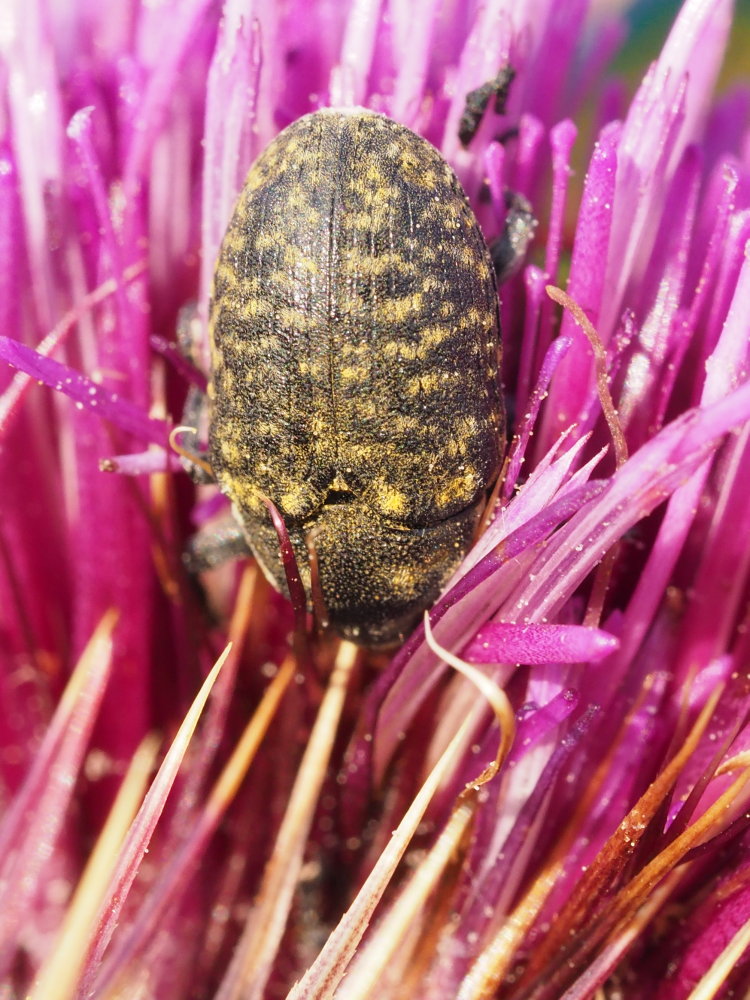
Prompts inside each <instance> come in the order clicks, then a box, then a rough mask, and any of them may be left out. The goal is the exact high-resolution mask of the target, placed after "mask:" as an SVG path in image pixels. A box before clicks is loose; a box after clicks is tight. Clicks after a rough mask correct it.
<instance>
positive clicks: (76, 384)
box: [0, 337, 169, 445]
mask: <svg viewBox="0 0 750 1000" xmlns="http://www.w3.org/2000/svg"><path fill="white" fill-rule="evenodd" d="M0 358H2V359H3V360H4V361H7V362H8V363H9V364H11V365H13V367H14V368H19V369H20V370H21V371H23V372H26V374H27V375H31V376H32V378H35V379H37V380H38V381H39V382H43V383H44V384H45V385H48V386H50V387H51V388H53V389H56V390H57V391H58V392H62V393H63V394H64V395H66V396H68V397H69V398H70V399H72V400H74V401H75V402H76V404H77V405H78V406H79V407H82V408H83V407H86V408H87V409H90V410H92V411H93V412H94V413H96V414H98V415H99V416H101V417H103V418H104V419H106V420H110V421H111V422H112V423H113V424H115V426H117V427H119V428H120V429H121V430H123V431H125V432H126V433H127V434H131V435H132V436H133V437H134V438H137V439H139V440H141V441H149V442H151V443H152V444H160V445H165V444H166V439H167V438H168V437H169V424H168V423H167V422H166V421H165V420H156V419H154V418H153V417H149V416H147V415H146V414H145V413H144V412H143V410H141V409H140V408H139V407H137V406H136V405H135V404H133V403H131V402H130V400H128V399H126V398H124V397H121V396H118V395H117V394H116V393H113V392H110V391H109V390H108V389H105V388H104V386H101V385H97V383H96V382H94V381H93V380H92V379H90V378H88V377H87V376H86V375H81V373H80V372H77V371H75V370H74V369H73V368H69V367H68V366H67V365H64V364H61V362H59V361H54V360H53V359H52V358H46V357H44V356H43V355H41V354H38V353H37V352H36V351H34V350H32V349H31V348H30V347H25V346H24V345H23V344H20V343H19V342H18V341H17V340H11V339H10V337H0Z"/></svg>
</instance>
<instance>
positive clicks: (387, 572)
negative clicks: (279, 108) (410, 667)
mask: <svg viewBox="0 0 750 1000" xmlns="http://www.w3.org/2000/svg"><path fill="white" fill-rule="evenodd" d="M209 332H210V346H211V374H210V379H209V386H208V406H209V451H208V461H209V463H210V466H211V469H212V472H213V475H214V477H215V479H216V480H217V482H218V483H219V486H220V488H221V490H222V491H223V492H224V493H225V494H226V495H227V496H228V498H229V499H230V500H231V503H232V509H233V513H234V516H235V518H236V520H237V523H238V525H239V527H240V529H241V538H242V540H243V542H244V543H245V544H246V545H247V546H248V547H249V549H250V550H251V551H252V553H253V554H254V555H255V557H256V558H257V560H258V562H259V564H260V566H261V568H262V570H263V572H264V574H265V575H266V577H267V578H268V579H269V580H270V581H271V582H272V584H273V585H274V586H275V587H276V588H277V589H279V590H282V591H285V590H286V584H285V577H284V573H283V569H282V563H281V560H280V556H279V545H278V538H277V534H276V531H275V530H274V527H273V525H272V522H271V519H270V516H269V514H268V510H267V508H266V506H265V504H264V502H263V497H264V496H265V497H267V498H269V499H270V500H272V501H273V503H274V504H275V506H276V507H277V509H278V511H279V512H280V514H281V516H282V518H283V520H284V523H285V526H286V528H287V530H288V532H289V536H290V540H291V543H292V546H293V548H294V553H295V556H296V559H297V562H298V565H299V569H300V574H301V577H302V581H303V583H304V586H305V590H306V593H307V595H308V599H309V600H310V601H312V584H313V581H311V559H310V552H311V551H314V555H315V559H314V563H315V565H316V566H317V573H318V581H317V582H318V585H319V593H320V595H321V596H322V600H323V604H324V606H325V611H326V617H327V619H328V622H329V624H330V626H331V627H332V628H333V629H335V630H336V631H337V632H338V633H339V634H340V635H341V636H343V637H345V638H348V639H351V640H353V641H355V642H358V643H361V644H365V645H369V646H382V645H387V644H391V643H394V642H396V641H398V640H400V639H402V638H403V637H404V635H405V634H406V633H407V631H408V630H409V629H410V628H411V627H412V626H413V624H414V623H415V621H416V620H417V619H418V618H419V616H420V614H421V613H422V611H423V610H424V608H425V607H427V606H428V605H429V604H430V603H431V602H432V601H433V600H434V599H435V597H436V596H437V594H438V593H439V592H440V590H441V588H442V587H443V585H444V583H445V582H446V580H447V579H448V578H449V576H450V575H451V574H452V573H453V571H454V570H455V569H456V567H457V565H458V563H459V562H460V561H461V559H462V557H463V555H464V554H465V552H466V550H467V548H468V546H469V545H470V542H471V539H472V536H473V533H474V531H475V529H476V527H477V524H478V521H479V519H480V517H481V514H482V512H483V509H484V506H485V504H486V500H487V496H488V492H489V490H490V489H491V488H492V486H493V484H494V483H495V481H496V479H497V476H498V474H499V470H500V463H501V458H502V452H503V445H504V421H505V416H504V406H503V397H502V393H501V387H500V382H499V376H498V370H499V365H500V325H499V305H498V296H497V288H496V279H495V273H494V270H493V263H492V260H491V257H490V253H489V251H488V248H487V244H486V243H485V240H484V237H483V235H482V233H481V231H480V228H479V225H478V223H477V220H476V218H475V217H474V214H473V212H472V210H471V207H470V205H469V202H468V199H467V197H466V194H465V193H464V191H463V189H462V187H461V184H460V183H459V181H458V179H457V177H456V175H455V173H454V172H453V170H452V169H451V167H450V166H449V165H448V164H447V163H446V161H445V160H444V159H443V157H442V156H441V155H440V153H439V152H438V151H437V150H436V149H435V148H434V147H433V146H432V145H431V144H430V143H429V142H427V141H426V140H425V139H423V138H421V137H420V136H418V135H416V134H415V133H414V132H412V131H410V130H409V129H408V128H406V127H404V126H403V125H400V124H397V123H396V122H394V121H391V120H390V119H389V118H387V117H385V116H384V115H382V114H378V113H375V112H373V111H368V110H365V109H363V108H358V109H351V110H336V109H326V110H321V111H317V112H315V113H313V114H310V115H306V116H305V117H303V118H300V119H299V120H297V121H296V122H294V123H292V124H291V125H289V126H288V127H287V128H286V129H284V131H283V132H281V133H280V134H279V135H278V136H277V137H276V139H274V140H273V142H271V144H270V145H269V146H268V147H267V148H266V150H265V151H264V152H263V153H262V154H261V156H260V157H259V159H258V160H257V161H256V163H255V164H254V166H253V167H252V168H251V170H250V173H249V175H248V177H247V180H246V182H245V186H244V188H243V190H242V192H241V194H240V197H239V200H238V202H237V205H236V208H235V211H234V215H233V217H232V219H231V222H230V224H229V227H228V229H227V232H226V235H225V237H224V240H223V243H222V245H221V249H220V252H219V257H218V262H217V265H216V271H215V276H214V283H213V289H212V296H211V305H210V316H209ZM231 547H232V543H231V542H229V543H228V542H227V538H226V537H225V538H224V542H223V548H224V551H225V552H226V550H227V549H229V548H231ZM204 561H210V560H205V553H204ZM311 606H312V605H311Z"/></svg>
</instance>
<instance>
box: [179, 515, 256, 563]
mask: <svg viewBox="0 0 750 1000" xmlns="http://www.w3.org/2000/svg"><path fill="white" fill-rule="evenodd" d="M249 555H250V548H249V547H248V544H247V541H246V540H245V535H244V532H243V531H242V528H241V527H240V525H239V524H238V522H237V521H236V520H235V519H234V517H233V516H232V515H231V514H230V515H228V516H227V517H225V518H222V520H221V521H219V523H218V524H217V525H215V526H214V527H212V528H204V529H202V530H201V531H197V532H196V533H195V534H194V535H193V537H192V538H191V539H190V540H189V541H188V543H187V545H186V547H185V551H184V552H183V553H182V561H183V564H184V566H185V568H186V569H187V571H188V572H189V573H203V572H204V571H205V570H207V569H213V568H214V567H215V566H219V565H220V564H221V563H223V562H227V561H228V560H229V559H239V558H241V557H244V556H249Z"/></svg>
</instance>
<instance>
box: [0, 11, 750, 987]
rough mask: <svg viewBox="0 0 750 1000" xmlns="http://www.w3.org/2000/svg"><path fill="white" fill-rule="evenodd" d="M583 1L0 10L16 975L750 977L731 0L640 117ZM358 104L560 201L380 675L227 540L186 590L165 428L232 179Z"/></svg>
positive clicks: (182, 389) (666, 61)
mask: <svg viewBox="0 0 750 1000" xmlns="http://www.w3.org/2000/svg"><path fill="white" fill-rule="evenodd" d="M589 6H590V5H589V4H588V3H587V2H586V0H574V2H571V3H568V4H566V5H561V4H555V3H553V2H551V0H527V2H525V3H518V2H516V3H507V2H504V0H497V2H491V3H486V4H483V5H481V4H474V3H471V4H458V3H449V2H443V3H439V2H437V0H420V2H419V3H417V4H407V3H400V2H398V0H392V2H391V3H389V4H380V3H376V2H370V0H353V2H352V3H350V4H327V3H323V2H322V0H321V2H310V0H308V2H306V3H304V4H301V3H300V4H297V3H293V2H290V3H287V4H284V5H271V4H267V5H252V4H242V3H240V2H234V0H226V3H225V4H224V6H223V8H222V9H219V5H218V4H216V3H214V2H209V0H164V2H162V3H160V4H151V5H139V4H137V3H135V2H129V0H122V2H120V3H118V4H116V5H114V6H113V7H110V8H102V7H100V6H99V5H97V4H95V3H87V2H86V0H79V3H77V4H76V5H74V6H73V7H65V5H62V6H61V5H55V4H51V3H46V2H44V0H32V2H31V4H25V5H21V4H20V3H16V4H13V3H12V4H11V5H10V6H9V7H8V8H7V9H6V10H5V11H4V13H3V15H2V18H0V47H1V51H2V63H1V64H0V65H1V66H2V70H1V71H0V79H1V80H2V85H3V93H4V95H5V96H4V100H3V104H2V117H0V141H1V142H2V149H1V150H0V218H2V220H3V225H2V227H0V260H2V263H3V266H2V268H0V282H1V283H2V291H1V294H0V334H2V337H1V338H0V354H2V357H3V358H4V359H5V360H7V361H9V362H10V363H11V364H12V365H13V366H15V368H16V369H18V370H17V371H16V372H13V371H12V370H11V369H10V368H8V369H7V370H6V371H4V372H1V373H0V378H2V385H1V386H0V388H2V396H1V397H0V458H1V460H2V463H3V465H2V484H3V485H2V492H1V493H0V511H1V516H0V622H1V623H2V637H3V641H2V643H1V644H0V692H1V698H2V701H1V704H2V713H0V727H1V729H0V748H2V753H0V790H1V794H2V801H3V805H4V810H3V816H2V820H0V984H1V985H0V996H2V997H8V998H11V997H15V996H30V997H33V998H37V1000H38V998H44V1000H52V998H58V997H59V998H63V997H88V996H94V997H104V996H127V997H134V996H143V997H151V996H153V997H159V998H160V1000H165V998H166V1000H169V998H175V1000H177V998H179V1000H182V998H187V997H196V998H207V997H216V998H220V1000H230V998H240V997H242V998H249V997H253V998H260V997H268V998H274V997H286V996H289V997H294V998H298V1000H299V998H303V997H304V998H323V997H331V996H334V994H335V996H336V997H337V998H339V1000H344V998H346V1000H355V998H365V997H368V996H378V997H381V998H382V997H393V998H396V997H403V996H410V997H411V996H419V997H430V998H433V997H434V998H437V1000H439V998H443V997H445V998H455V997H459V998H461V1000H474V998H485V997H494V996H497V997H502V998H508V1000H522V998H523V1000H532V998H533V1000H553V998H560V997H565V998H566V1000H579V998H584V997H594V996H606V997H611V998H614V997H628V998H640V997H643V998H646V997H648V998H653V997H657V998H660V1000H678V998H687V997H690V998H694V1000H697V998H707V997H718V996H722V997H723V996H731V995H745V994H746V993H747V991H748V989H749V988H750V964H748V961H747V957H746V954H747V949H748V944H750V891H749V890H748V873H749V872H750V846H749V844H750V832H749V831H748V815H750V814H749V813H748V799H749V798H750V788H749V787H748V784H749V781H750V760H749V758H748V750H747V747H748V743H749V741H750V729H749V728H748V711H749V710H750V682H749V681H748V670H747V665H748V662H749V661H750V647H749V645H748V635H749V634H750V633H749V631H748V625H749V621H748V607H749V606H748V596H749V595H750V585H749V583H750V576H749V573H750V544H749V543H748V539H749V538H750V503H749V502H748V495H749V490H748V485H749V484H750V442H749V434H750V422H749V421H750V383H748V379H747V371H748V348H749V345H750V337H749V336H748V331H749V329H750V326H749V321H748V302H750V260H749V259H748V252H747V247H748V240H750V174H749V173H748V163H747V150H748V131H747V119H748V108H749V106H750V91H749V90H748V88H747V87H746V86H741V87H737V88H735V89H733V90H730V91H728V92H727V93H726V94H724V95H723V96H722V97H720V98H718V99H715V97H714V89H715V84H716V79H717V75H718V72H719V69H720V66H721V63H722V59H723V55H724V50H725V48H726V45H727V41H728V36H729V31H730V25H731V21H732V14H733V11H732V4H731V3H730V2H728V0H685V3H684V6H683V8H682V10H681V12H680V13H679V16H678V17H677V20H676V22H675V24H674V26H673V27H672V29H671V31H670V33H669V37H668V38H667V41H666V44H665V45H664V48H663V49H662V52H661V54H660V55H659V57H658V59H657V61H656V62H655V63H654V64H653V65H652V66H651V67H650V68H649V69H648V71H647V73H646V75H645V77H644V79H643V81H642V82H641V83H640V85H639V86H638V88H637V90H636V92H635V94H634V96H633V98H632V100H630V101H628V100H627V99H626V98H625V96H624V91H623V88H622V86H621V85H620V84H619V83H618V81H617V80H616V79H613V78H612V76H611V74H610V71H609V69H608V67H609V64H610V62H611V60H612V57H613V56H614V54H615V52H616V50H617V48H618V46H619V45H620V43H621V41H622V40H623V37H624V31H623V24H622V22H621V21H620V20H619V19H617V18H615V17H609V16H607V15H605V14H603V13H602V12H601V11H598V12H597V11H594V10H590V9H589ZM261 8H262V9H261ZM507 64H510V65H511V66H512V67H513V68H514V70H515V79H514V81H513V85H512V88H511V91H510V95H509V100H508V103H507V107H506V108H505V110H504V111H503V112H500V111H498V110H497V109H495V107H494V105H493V104H490V105H489V108H488V109H487V110H486V111H485V113H484V115H483V117H482V120H481V124H480V125H479V129H478V131H477V133H476V135H475V136H474V137H473V138H472V139H471V141H470V142H469V143H468V144H467V146H466V147H464V146H462V144H461V142H460V141H459V138H458V129H459V123H460V120H461V115H462V113H463V110H464V101H465V95H466V94H467V93H468V92H470V91H472V90H474V89H476V88H477V87H478V86H479V85H481V84H483V83H484V82H485V81H487V80H489V79H492V78H493V77H494V76H495V75H496V74H497V72H498V70H499V69H500V68H501V67H503V66H505V65H507ZM355 104H361V105H365V106H368V107H372V108H375V109H377V110H381V111H384V112H385V113H387V114H388V115H390V116H391V117H393V118H395V119H396V120H398V121H401V122H403V123H405V124H406V125H408V126H410V127H411V128H413V129H415V130H416V131H418V132H420V133H421V134H423V135H424V136H426V137H427V138H428V139H429V140H430V141H432V142H433V143H434V144H435V145H436V146H437V147H438V148H439V149H440V150H441V151H442V153H443V155H444V156H445V157H446V158H447V159H448V160H449V162H450V163H451V164H452V165H453V167H454V168H455V170H456V171H457V173H458V175H459V177H460V179H461V181H462V183H463V184H464V186H465V188H466V191H467V193H468V194H469V197H470V199H471V200H472V204H473V206H474V209H475V212H476V214H477V217H478V219H479V221H480V223H481V225H482V227H483V229H484V231H485V233H486V235H487V237H488V238H489V239H492V238H494V237H495V236H497V235H498V234H499V233H500V231H501V229H502V225H503V221H504V217H505V191H506V190H513V191H517V192H520V193H522V194H523V195H525V196H526V197H527V198H528V199H529V200H530V202H531V204H532V205H533V206H534V208H535V212H536V214H537V215H538V217H539V220H540V224H539V227H538V230H537V235H536V239H535V243H534V246H533V248H532V251H531V254H530V256H529V259H528V260H527V262H526V265H525V267H524V268H523V270H522V271H521V272H520V273H519V274H518V275H517V276H516V277H515V278H513V279H512V281H511V282H510V283H509V284H508V285H507V286H506V287H504V288H503V290H502V307H501V315H502V324H503V337H504V345H505V347H504V349H505V356H504V365H505V368H504V372H503V377H504V385H505V390H506V392H507V396H508V400H509V405H510V406H511V407H512V410H513V414H514V421H513V437H512V440H511V441H510V443H509V448H508V453H507V459H506V466H505V470H504V476H503V478H502V480H501V483H500V485H499V492H498V495H497V497H496V498H493V501H492V503H491V505H490V507H489V509H488V515H487V524H486V528H485V530H484V532H483V533H482V535H481V537H480V538H479V540H478V541H477V543H476V545H475V546H474V548H473V549H472V550H471V552H470V553H469V555H468V556H467V557H466V559H465V560H464V562H463V564H462V566H461V567H460V569H459V570H458V571H457V573H456V575H455V577H454V578H453V580H451V581H450V583H449V585H448V587H447V588H446V590H445V592H444V593H443V595H442V596H441V597H440V599H439V600H438V601H437V603H436V605H435V606H434V607H433V608H432V609H431V611H430V613H429V616H428V618H427V619H426V620H425V622H424V624H423V625H422V626H420V627H419V628H418V629H417V630H416V631H415V632H414V634H413V635H412V636H410V637H409V638H408V639H407V640H406V642H405V643H404V645H403V646H402V648H401V649H400V650H398V651H397V652H396V653H395V654H393V655H392V656H391V657H387V656H385V655H383V654H378V655H377V656H376V655H375V654H371V653H370V654H368V653H367V652H366V651H360V652H357V651H356V650H355V649H354V647H351V646H349V645H347V644H341V645H339V644H337V643H336V642H334V641H333V640H331V639H330V638H327V637H322V638H321V639H319V640H317V641H316V643H315V645H314V648H313V650H312V653H311V654H310V651H309V649H308V650H307V651H306V650H305V648H304V643H303V642H301V641H300V629H299V625H300V622H301V620H302V619H303V618H304V608H303V607H301V605H300V603H299V601H298V602H297V609H296V622H297V641H296V642H292V641H291V639H290V636H291V634H292V631H293V629H294V625H295V615H294V613H293V611H292V609H291V608H290V606H289V604H288V603H287V602H286V601H285V600H284V599H283V598H281V597H280V596H279V595H277V594H275V593H273V592H272V591H271V590H270V588H269V587H268V585H267V584H266V583H265V582H264V580H263V579H262V578H261V577H260V576H259V574H258V572H257V570H256V569H255V567H254V566H253V565H252V564H249V565H245V566H230V567H223V568H220V569H217V570H216V571H214V572H212V574H210V576H209V577H208V578H206V579H205V580H204V581H203V584H204V587H203V590H198V589H197V588H196V587H195V585H194V582H193V581H191V580H190V579H189V578H187V577H186V575H185V573H184V572H183V570H182V565H181V552H182V550H183V547H184V545H185V542H186V540H187V538H188V537H189V535H190V534H191V532H192V531H193V530H195V528H196V527H199V526H201V525H206V524H210V523H211V522H212V520H213V519H214V518H215V517H216V516H217V514H218V513H220V512H221V509H222V498H221V497H217V496H215V495H213V494H212V493H211V492H210V491H204V492H203V493H201V495H200V496H196V495H195V492H194V489H193V487H192V485H191V484H190V483H189V482H188V481H187V477H185V476H184V474H183V473H182V470H181V466H180V463H179V461H178V459H177V456H176V455H175V454H174V452H173V451H172V450H171V449H170V446H169V436H170V430H171V429H172V428H173V427H174V426H175V425H176V424H177V423H179V419H180V412H181V407H182V401H183V399H184V396H185V393H186V390H187V388H188V387H189V385H190V384H194V385H197V386H198V387H200V386H201V385H202V384H203V382H204V375H203V374H202V373H201V372H200V371H198V370H196V369H193V368H192V367H191V366H190V365H189V364H188V363H187V362H186V361H185V360H184V359H183V358H182V356H181V355H180V353H179V352H178V351H177V350H176V348H175V346H174V331H175V330H176V329H177V327H178V325H179V314H180V311H181V310H182V309H183V307H185V306H186V305H187V304H189V303H191V302H196V303H197V319H196V320H195V321H194V323H195V324H196V325H197V328H198V330H199V331H200V332H203V329H204V325H205V318H206V311H207V299H208V294H209V288H210V282H211V271H212V266H213V261H214V260H215V257H216V252H217V249H218V245H219V242H220V240H221V237H222V234H223V231H224V227H225V226H226V223H227V220H228V217H229V214H230V212H231V209H232V205H233V202H234V199H235V197H236V194H237V192H238V190H239V189H240V187H241V184H242V180H243V177H244V174H245V172H246V170H247V168H248V166H249V164H250V163H251V162H252V161H253V160H254V158H255V157H256V156H257V154H258V153H259V152H260V151H261V150H262V149H263V148H264V146H265V145H267V143H268V142H269V141H270V140H271V139H272V138H273V136H274V135H275V134H276V133H277V132H278V130H279V129H280V128H281V127H283V126H284V125H286V124H288V123H289V122H291V121H293V120H294V119H295V118H297V117H298V116H299V115H301V114H303V113H305V112H307V111H310V110H313V109H314V108H316V107H319V106H325V105H355ZM584 113H585V117H582V116H584ZM576 120H579V121H584V120H585V121H587V122H588V123H589V125H590V127H591V131H592V134H593V139H591V140H590V139H588V138H587V137H585V135H584V133H583V132H582V133H581V135H580V136H579V134H578V128H577V126H576V124H574V121H576ZM584 131H585V130H584ZM573 160H575V162H576V164H581V165H584V166H583V169H582V170H581V171H580V173H579V172H577V171H574V170H573V168H572V167H571V163H572V161H573ZM577 176H583V183H582V185H580V187H579V185H578V184H577V180H576V178H577ZM573 220H574V221H573ZM558 286H559V287H558ZM560 288H564V289H565V292H562V291H560ZM204 343H205V340H204ZM204 360H205V359H204ZM35 382H41V383H44V387H42V388H40V387H38V386H37V385H35ZM48 387H52V388H53V389H55V390H57V391H56V392H52V391H50V389H49V388H48ZM100 466H102V467H103V469H104V470H105V471H101V470H100ZM281 527H282V531H283V526H281ZM228 639H229V640H231V645H228V642H227V640H228ZM209 695H210V697H209ZM204 709H205V711H204ZM201 713H203V717H202V718H200V720H199V717H200V716H201ZM295 984H296V985H295Z"/></svg>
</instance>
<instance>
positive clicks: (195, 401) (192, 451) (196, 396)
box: [180, 385, 216, 486]
mask: <svg viewBox="0 0 750 1000" xmlns="http://www.w3.org/2000/svg"><path fill="white" fill-rule="evenodd" d="M207 410H208V407H207V405H206V394H205V393H204V392H201V391H200V389H198V388H197V387H196V386H194V385H193V386H190V388H189V389H188V394H187V396H186V397H185V406H184V407H183V410H182V426H183V428H185V433H186V434H187V433H188V429H190V430H194V431H195V434H194V437H193V439H192V441H191V440H190V438H189V437H188V441H187V442H186V444H187V446H186V447H185V451H186V452H187V454H181V455H180V461H181V462H182V467H183V469H184V470H185V472H187V474H188V475H189V476H190V478H191V479H192V480H193V482H194V483H197V484H198V485H199V486H205V485H206V484H207V483H215V482H216V477H215V476H214V474H213V473H212V472H211V471H210V468H211V462H210V458H209V453H208V448H207V447H206V446H205V445H203V444H201V438H202V437H203V436H204V434H205V432H206V429H207V425H208V419H207ZM191 455H194V456H195V461H191V458H190V456H191Z"/></svg>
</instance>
